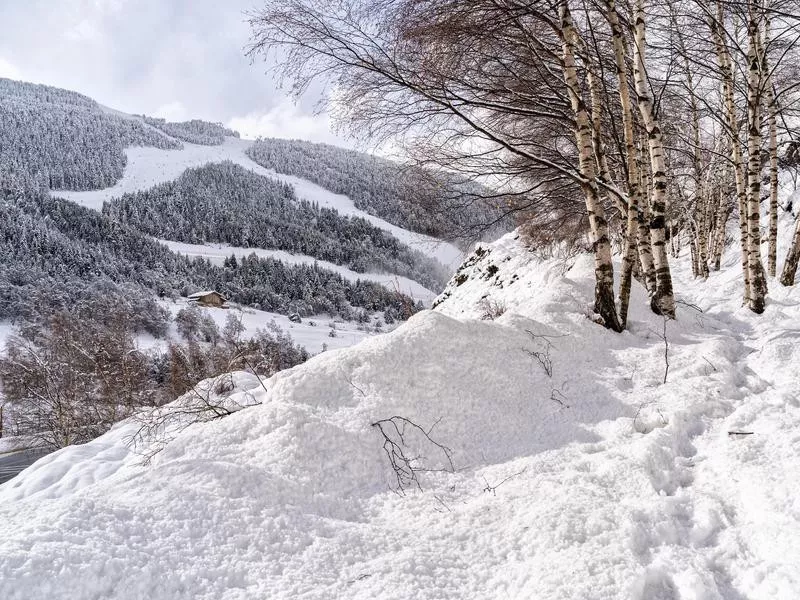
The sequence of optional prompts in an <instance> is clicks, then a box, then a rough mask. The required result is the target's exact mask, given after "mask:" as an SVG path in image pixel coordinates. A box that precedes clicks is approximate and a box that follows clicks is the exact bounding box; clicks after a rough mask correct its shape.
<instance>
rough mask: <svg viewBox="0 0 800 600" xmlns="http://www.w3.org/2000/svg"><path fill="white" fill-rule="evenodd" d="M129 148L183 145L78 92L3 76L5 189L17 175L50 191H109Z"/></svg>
mask: <svg viewBox="0 0 800 600" xmlns="http://www.w3.org/2000/svg"><path fill="white" fill-rule="evenodd" d="M129 146H153V147H156V148H162V149H175V148H180V147H181V144H180V142H178V141H176V140H173V139H171V138H168V137H167V136H164V135H161V134H159V132H158V131H156V130H155V129H152V128H150V127H147V126H145V125H143V124H142V123H141V122H140V121H138V120H136V119H130V118H125V117H123V116H121V115H119V114H116V113H113V112H112V111H108V110H105V109H103V107H101V106H100V105H99V104H97V103H96V102H95V101H94V100H92V99H91V98H88V97H86V96H83V95H81V94H78V93H76V92H71V91H68V90H62V89H59V88H54V87H50V86H47V85H37V84H32V83H25V82H21V81H12V80H10V79H3V78H0V185H7V184H3V181H4V180H8V179H9V178H10V177H11V176H13V177H14V178H15V179H17V180H24V181H25V182H26V185H28V186H37V187H42V188H45V189H55V190H92V189H100V188H104V187H108V186H111V185H114V183H116V181H117V180H118V179H119V178H120V177H122V172H123V169H124V168H125V162H126V157H125V153H124V152H123V150H124V149H125V148H126V147H129Z"/></svg>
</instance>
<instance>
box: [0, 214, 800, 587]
mask: <svg viewBox="0 0 800 600" xmlns="http://www.w3.org/2000/svg"><path fill="white" fill-rule="evenodd" d="M790 225H791V223H789V222H788V220H784V222H783V223H782V236H783V238H784V239H786V238H788V237H789V233H788V232H789V230H790ZM685 254H686V252H684V255H685ZM724 262H725V267H724V269H725V270H723V271H721V272H718V273H717V272H715V273H712V275H711V277H710V278H709V280H708V281H707V282H702V281H696V280H693V279H692V277H691V273H690V271H689V266H688V261H687V259H686V257H685V256H684V257H682V258H681V259H680V260H678V261H673V267H674V280H675V288H676V290H678V292H679V300H680V303H679V304H678V319H677V320H676V321H670V322H665V321H664V320H663V319H661V318H660V317H658V316H656V315H653V314H652V313H650V312H649V310H648V309H647V308H646V298H645V294H644V292H643V290H642V289H641V287H640V286H639V285H638V284H636V285H635V286H634V290H633V297H632V306H631V314H630V330H629V331H626V332H624V333H622V334H614V333H611V332H609V331H607V330H605V329H603V328H602V327H600V326H598V325H596V324H594V323H593V322H592V321H591V319H590V318H589V317H590V316H591V310H590V309H591V298H592V293H593V287H594V282H593V272H592V262H591V260H590V258H589V257H587V256H578V257H575V258H574V259H571V260H569V261H567V262H566V263H565V262H564V261H561V260H556V259H548V258H542V257H537V256H535V255H534V254H532V253H531V252H529V251H528V250H527V249H525V248H524V246H523V244H522V241H521V240H520V239H518V238H516V237H515V236H514V235H513V234H510V235H508V236H505V237H504V238H501V239H500V240H499V241H497V242H496V243H494V244H490V245H486V246H483V247H482V249H481V253H480V255H475V256H474V258H471V259H470V261H469V264H467V265H466V266H464V268H463V269H461V270H460V272H459V273H458V274H457V276H456V278H454V281H453V282H452V283H451V285H450V286H448V289H447V290H446V291H445V294H444V295H443V298H442V300H441V301H440V302H439V303H438V305H437V308H436V309H435V310H433V311H424V312H422V313H420V314H418V315H415V316H414V317H413V318H412V319H410V320H409V321H408V322H407V323H405V324H403V325H401V326H400V327H398V328H397V329H396V330H394V331H393V332H391V333H388V334H385V335H380V336H375V337H371V338H369V339H366V340H364V341H362V342H361V343H360V344H358V345H356V346H353V347H350V348H344V349H340V350H335V351H329V352H325V353H323V354H321V355H319V356H317V357H315V358H313V359H311V360H310V361H308V362H307V363H305V364H303V365H299V366H297V367H295V368H293V369H290V370H287V371H283V372H281V373H278V374H277V375H275V376H274V377H273V378H271V379H269V380H268V381H266V382H263V387H262V383H261V382H258V381H255V380H254V379H253V378H252V377H247V376H246V375H244V374H237V375H235V376H234V381H235V383H236V386H235V388H234V390H233V392H232V396H231V397H227V396H226V395H222V396H213V398H212V400H213V401H215V402H223V403H226V405H231V404H233V405H235V406H236V407H237V408H241V407H244V406H249V407H247V408H243V409H242V410H238V411H237V412H235V413H234V414H232V415H230V416H228V417H225V418H223V419H220V420H215V421H203V419H199V421H200V422H197V421H198V419H197V418H196V417H192V418H190V417H182V416H180V415H181V414H184V412H185V411H182V410H176V411H175V416H174V419H173V421H170V423H169V424H168V425H167V426H165V428H164V429H163V431H160V435H157V436H155V437H154V438H153V439H152V440H151V442H149V444H148V443H147V442H144V443H142V442H140V443H139V444H138V445H136V446H131V445H129V444H128V443H127V442H128V440H130V439H131V438H132V437H133V436H134V435H135V433H136V432H137V431H138V430H139V428H140V423H137V422H133V421H132V422H126V423H122V424H120V425H119V426H117V427H116V428H115V429H113V430H112V431H111V432H109V433H108V434H106V435H105V436H102V437H100V438H98V439H97V440H95V441H93V442H90V443H88V444H85V445H83V446H77V447H71V448H67V449H64V450H62V451H60V452H58V453H56V454H54V455H51V456H49V457H46V458H44V459H42V460H40V461H38V462H37V463H36V464H34V465H33V466H32V467H30V468H29V469H28V470H27V471H25V472H24V473H23V474H22V475H20V476H19V477H18V478H16V479H15V480H12V481H11V482H9V483H7V484H5V485H3V486H0V597H2V598H4V599H8V600H13V599H24V600H36V599H39V598H42V599H44V598H48V599H49V598H70V599H76V600H80V599H83V598H87V599H88V598H109V597H113V598H117V599H127V598H131V599H133V598H145V597H146V598H151V599H161V598H164V599H167V598H169V599H179V598H198V599H204V598H208V599H212V598H213V599H240V598H241V599H244V598H270V599H275V600H280V599H289V598H292V599H294V598H304V599H326V600H327V599H329V598H350V599H354V600H362V599H370V600H371V599H374V598H381V600H385V599H388V600H391V599H398V600H399V599H403V600H406V599H410V598H436V599H443V600H449V599H459V600H460V599H464V598H481V599H498V600H499V599H508V598H511V599H522V598H536V599H537V600H551V599H567V598H570V599H571V598H603V599H634V600H655V599H659V600H661V599H670V600H673V599H675V600H677V599H681V600H688V599H694V600H699V599H702V600H715V599H742V598H748V599H750V600H761V599H763V600H767V599H768V600H784V599H785V600H789V599H792V600H793V599H794V598H796V597H797V595H798V592H800V569H799V568H798V566H799V565H800V544H797V539H798V537H800V500H798V496H797V489H798V486H800V460H798V455H799V454H800V435H798V433H797V432H798V431H800V401H799V400H798V399H800V379H799V378H797V376H796V372H797V368H796V366H797V363H798V360H800V346H798V344H797V343H796V342H797V337H798V336H800V326H798V323H800V297H798V292H797V289H796V287H794V288H782V287H780V286H779V285H778V284H777V283H776V282H775V281H770V283H771V289H770V299H769V302H768V306H767V311H766V312H765V314H764V315H761V316H757V315H754V314H752V313H750V312H749V311H747V310H746V309H743V308H742V307H741V306H740V303H741V302H740V290H739V285H740V281H739V277H740V275H739V274H738V273H737V271H736V268H737V265H738V256H737V253H736V249H735V248H733V249H730V250H729V251H728V252H727V253H726V255H725V258H724ZM459 282H460V283H459ZM444 296H446V297H444ZM490 303H491V305H492V306H493V307H494V309H493V310H492V311H490V312H492V314H493V315H495V316H496V318H495V319H494V320H481V319H480V317H481V316H482V315H484V314H485V313H486V312H487V305H489V304H490ZM501 309H504V311H503V310H501ZM500 312H503V314H502V315H499V316H497V315H498V313H500ZM665 337H666V343H665V339H664V338H665ZM665 351H666V355H667V359H668V363H669V370H668V372H667V374H666V382H665V381H664V379H665V369H666V366H667V365H666V362H665ZM216 388H217V386H215V385H214V384H213V383H212V382H207V383H205V384H204V385H203V386H201V388H200V390H201V392H202V394H207V393H208V390H212V389H216ZM202 394H201V395H202ZM192 402H196V400H194V399H193V397H192V396H187V397H185V398H183V399H181V400H179V401H177V404H176V407H177V408H179V409H184V408H185V407H186V406H187V404H189V405H191V403H192ZM392 417H404V418H406V419H409V420H411V421H413V422H414V423H416V424H418V425H419V426H420V427H421V428H423V430H424V431H425V432H427V434H428V436H429V438H430V440H433V441H435V442H437V443H438V444H441V445H443V446H446V447H447V448H449V453H450V457H451V458H452V464H453V465H454V467H455V470H454V471H453V472H451V471H450V469H449V465H450V461H449V460H448V454H447V453H446V452H445V451H444V450H443V449H442V447H441V446H437V445H435V444H433V443H432V442H431V441H429V440H428V439H427V438H426V437H425V435H423V434H422V433H420V430H418V429H415V428H413V427H412V426H410V425H407V426H406V428H405V430H402V429H400V427H401V425H402V423H400V421H398V420H395V421H394V423H396V424H398V429H393V428H392V426H391V424H390V423H388V422H387V421H386V420H388V419H391V418H392ZM381 420H383V424H384V426H385V429H384V430H385V431H387V432H389V435H390V436H391V439H392V440H393V441H394V442H395V443H397V444H400V445H401V448H403V450H404V452H405V455H406V456H407V457H410V458H412V459H413V460H414V462H413V464H414V465H415V466H416V467H417V468H418V469H419V471H418V472H417V474H416V475H417V477H418V480H419V483H420V486H421V489H417V488H416V487H415V486H414V485H413V482H409V481H407V480H406V484H407V485H406V486H405V488H404V489H400V487H399V480H398V479H397V477H396V476H395V473H394V472H393V471H392V470H391V469H390V467H389V460H388V455H387V453H386V452H385V451H384V450H385V446H384V438H383V437H382V436H381V433H380V431H379V429H378V428H377V427H375V426H373V424H374V423H376V422H379V421H381ZM400 431H404V433H405V436H404V440H405V444H406V445H405V446H404V447H403V446H402V443H403V442H402V441H401V440H400V438H399V436H398V435H397V434H398V433H399V432H400ZM154 450H160V451H159V452H158V453H156V454H155V455H154V456H153V457H152V460H151V461H150V462H149V463H147V462H145V461H144V457H145V456H149V455H150V454H151V453H152V451H154Z"/></svg>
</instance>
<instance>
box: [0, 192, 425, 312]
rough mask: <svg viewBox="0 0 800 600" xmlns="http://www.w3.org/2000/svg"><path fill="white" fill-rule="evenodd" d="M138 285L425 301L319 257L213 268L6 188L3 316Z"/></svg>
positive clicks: (368, 304)
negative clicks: (103, 284) (92, 287)
mask: <svg viewBox="0 0 800 600" xmlns="http://www.w3.org/2000/svg"><path fill="white" fill-rule="evenodd" d="M100 280H110V281H112V282H114V283H116V284H126V283H129V284H134V285H136V286H139V287H141V288H145V289H147V290H149V291H150V293H151V294H154V295H158V296H178V295H186V294H187V293H189V292H191V291H195V290H197V289H216V290H219V291H220V292H222V293H223V294H225V296H226V297H228V298H229V299H231V300H232V301H234V302H238V303H240V304H243V305H248V306H249V305H253V306H255V307H257V308H260V309H263V310H267V311H270V312H277V313H283V314H288V313H289V312H299V313H301V314H304V315H305V314H315V313H323V312H325V313H329V314H332V315H337V314H338V315H341V316H343V317H346V318H349V317H352V316H354V315H355V312H354V307H356V308H363V309H366V310H370V311H376V310H386V311H388V312H389V313H390V315H391V316H392V317H394V318H397V319H405V318H407V317H408V316H409V315H410V314H411V313H413V312H414V311H415V310H416V309H417V307H416V305H415V303H414V301H413V300H412V299H411V298H409V297H407V296H405V295H403V294H400V293H397V292H395V291H391V290H388V289H386V288H385V287H384V286H382V285H380V284H377V283H373V282H370V281H355V282H351V281H347V280H345V279H343V278H342V277H341V276H340V275H339V274H337V273H333V272H332V271H329V270H326V269H322V268H320V267H318V266H317V265H310V264H308V265H288V264H285V263H282V262H281V261H278V260H273V259H269V258H257V257H256V256H254V255H251V256H249V257H245V258H242V259H239V260H236V261H232V262H229V263H228V265H227V266H215V265H212V264H210V263H209V262H208V261H205V260H202V259H188V258H185V257H183V256H180V255H177V254H174V253H173V252H171V251H170V250H168V249H167V248H166V247H165V246H164V245H162V244H160V243H158V242H157V241H156V240H154V239H152V238H151V237H149V236H148V235H145V234H144V233H142V232H140V231H138V230H136V229H134V228H133V227H130V226H129V225H126V224H123V223H119V222H116V221H113V220H111V219H109V218H108V217H106V216H104V215H101V214H99V213H97V212H95V211H92V210H90V209H87V208H84V207H81V206H78V205H77V204H74V203H72V202H69V201H66V200H62V199H59V198H55V197H51V196H49V195H48V194H46V193H44V192H41V191H35V190H34V191H27V192H22V191H11V190H0V318H15V317H20V316H23V317H26V318H27V317H29V316H36V314H37V313H38V311H41V312H42V313H44V314H49V312H51V311H52V310H53V309H54V308H58V307H63V306H65V305H68V304H70V303H72V302H74V301H75V298H76V297H81V296H82V295H83V294H84V291H83V290H84V288H86V285H87V283H91V282H94V281H100Z"/></svg>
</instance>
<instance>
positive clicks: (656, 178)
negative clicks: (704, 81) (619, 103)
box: [633, 0, 675, 319]
mask: <svg viewBox="0 0 800 600" xmlns="http://www.w3.org/2000/svg"><path fill="white" fill-rule="evenodd" d="M634 28H635V29H634V52H633V54H634V60H633V75H634V79H635V82H636V96H637V99H638V103H639V112H640V113H641V117H642V122H643V123H644V127H645V130H646V131H647V143H648V148H649V150H650V163H651V170H652V177H653V194H652V197H651V199H650V212H651V214H650V239H651V242H652V246H653V263H654V266H655V270H656V289H655V294H653V295H652V297H651V302H650V304H651V307H652V309H653V310H654V311H655V312H656V313H658V314H661V315H664V316H666V317H669V318H673V319H674V318H675V298H674V296H673V292H672V276H671V274H670V270H669V260H668V258H667V248H666V243H665V241H666V233H665V218H664V216H665V213H666V204H667V197H666V196H667V173H666V165H665V157H664V144H663V139H662V137H663V136H662V134H661V128H660V126H659V123H658V119H656V116H655V113H654V112H653V98H652V97H651V96H650V85H649V84H650V82H649V80H648V78H647V72H646V70H645V68H646V67H645V15H644V0H636V4H635V14H634Z"/></svg>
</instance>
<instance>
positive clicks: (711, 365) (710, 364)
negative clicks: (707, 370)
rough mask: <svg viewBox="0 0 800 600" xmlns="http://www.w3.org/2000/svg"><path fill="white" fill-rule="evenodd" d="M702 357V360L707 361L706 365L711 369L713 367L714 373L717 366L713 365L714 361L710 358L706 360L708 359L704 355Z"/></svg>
mask: <svg viewBox="0 0 800 600" xmlns="http://www.w3.org/2000/svg"><path fill="white" fill-rule="evenodd" d="M702 358H703V360H704V361H706V362H707V363H708V365H709V366H710V367H711V368H712V369H714V372H715V373H716V372H717V367H715V366H714V363H712V362H711V361H710V360H708V359H707V358H706V357H705V356H703V357H702Z"/></svg>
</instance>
